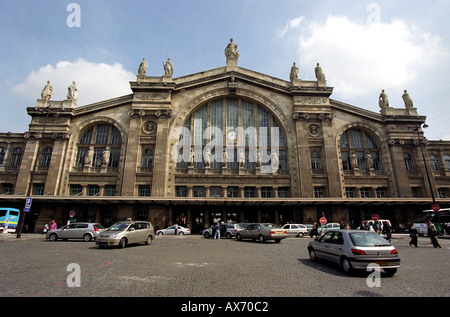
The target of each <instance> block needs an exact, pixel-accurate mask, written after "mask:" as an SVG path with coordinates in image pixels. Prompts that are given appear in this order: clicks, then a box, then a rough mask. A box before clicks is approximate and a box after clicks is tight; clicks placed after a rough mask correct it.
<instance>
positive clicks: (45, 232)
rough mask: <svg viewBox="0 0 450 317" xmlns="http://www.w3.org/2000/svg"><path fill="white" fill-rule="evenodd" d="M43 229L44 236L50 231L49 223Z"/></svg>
mask: <svg viewBox="0 0 450 317" xmlns="http://www.w3.org/2000/svg"><path fill="white" fill-rule="evenodd" d="M43 231H44V236H45V235H46V234H47V232H48V224H45V226H44V230H43Z"/></svg>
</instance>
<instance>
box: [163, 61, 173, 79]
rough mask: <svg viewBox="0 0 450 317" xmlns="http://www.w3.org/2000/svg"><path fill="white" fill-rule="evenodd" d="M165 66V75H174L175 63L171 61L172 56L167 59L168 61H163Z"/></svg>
mask: <svg viewBox="0 0 450 317" xmlns="http://www.w3.org/2000/svg"><path fill="white" fill-rule="evenodd" d="M163 66H164V75H165V76H170V77H172V75H173V64H172V62H171V61H170V58H168V59H167V62H165V63H164V62H163Z"/></svg>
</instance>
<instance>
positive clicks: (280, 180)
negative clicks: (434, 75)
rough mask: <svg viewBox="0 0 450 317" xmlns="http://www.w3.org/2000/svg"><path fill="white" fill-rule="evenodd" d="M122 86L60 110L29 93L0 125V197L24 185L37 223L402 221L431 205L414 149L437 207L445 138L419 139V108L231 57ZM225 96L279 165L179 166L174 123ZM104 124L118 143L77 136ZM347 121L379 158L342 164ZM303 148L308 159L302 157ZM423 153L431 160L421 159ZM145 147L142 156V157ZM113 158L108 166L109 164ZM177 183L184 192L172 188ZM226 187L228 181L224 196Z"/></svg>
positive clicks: (449, 169)
mask: <svg viewBox="0 0 450 317" xmlns="http://www.w3.org/2000/svg"><path fill="white" fill-rule="evenodd" d="M130 85H131V89H132V91H133V94H131V95H128V96H123V97H119V98H115V99H111V100H105V101H100V102H98V103H95V104H91V105H85V106H78V107H76V106H74V105H69V106H68V107H63V108H61V103H62V102H61V101H50V102H49V105H50V108H48V109H47V108H44V107H43V101H42V100H38V102H37V105H36V107H31V108H28V109H27V111H28V114H29V115H30V116H31V124H30V128H29V131H27V132H26V133H24V134H17V133H16V134H11V133H1V134H0V150H1V148H3V149H4V150H3V151H4V154H3V161H1V162H0V191H2V193H3V194H2V195H0V203H1V204H14V205H17V206H19V207H20V205H21V204H23V201H24V197H26V196H27V195H28V194H29V193H30V194H31V195H33V197H36V198H35V199H34V201H35V203H34V205H33V207H34V210H35V212H34V214H35V216H33V217H29V219H33V220H30V221H35V223H33V224H32V225H33V227H34V228H35V229H34V230H36V231H39V230H40V228H41V227H43V225H44V224H45V223H48V222H49V221H50V220H51V219H53V218H55V219H58V221H59V222H60V224H62V223H64V222H65V221H67V220H68V212H69V211H70V210H75V211H76V218H77V220H78V221H80V220H90V221H100V222H102V223H104V224H105V225H109V224H110V223H111V222H113V221H115V220H120V219H126V218H128V217H131V218H140V219H148V220H150V221H152V222H153V223H154V224H155V225H158V226H159V227H165V226H167V225H170V224H172V223H173V222H174V221H177V220H178V221H181V222H183V223H185V222H187V223H189V225H190V226H192V227H194V226H195V227H198V226H209V225H210V224H211V223H212V222H213V221H214V220H215V219H219V218H220V219H221V220H222V221H224V220H236V221H250V220H251V221H273V222H277V223H281V222H287V221H290V222H302V223H311V222H313V221H317V219H318V218H319V217H321V216H322V215H325V216H326V217H327V218H328V219H329V221H330V222H339V221H341V220H342V221H344V222H345V223H351V224H352V225H353V226H356V225H357V224H358V223H359V221H361V220H364V219H366V218H367V217H370V215H371V214H372V213H379V214H381V215H383V216H386V217H389V218H390V219H391V221H392V222H394V223H397V224H398V223H403V224H405V223H406V222H408V221H412V220H413V219H414V217H415V214H416V213H417V212H418V211H420V210H423V209H429V207H428V206H430V205H431V202H430V197H431V191H430V186H429V184H428V181H427V178H426V171H427V170H426V167H425V164H424V160H423V158H422V152H421V150H424V155H425V158H426V164H427V168H428V170H429V173H430V176H431V179H430V184H431V187H432V188H433V193H434V194H435V197H436V198H437V199H438V200H439V202H440V203H441V204H442V207H445V206H448V204H449V199H448V198H446V197H448V196H449V195H450V185H448V184H450V181H449V180H450V166H449V164H450V162H449V160H450V158H449V157H448V156H449V155H450V142H449V141H430V142H426V143H427V144H426V146H424V147H422V146H421V145H422V143H421V142H420V141H422V140H423V138H424V135H423V131H422V130H421V129H418V131H419V132H418V133H419V134H417V132H416V131H414V129H412V128H411V126H415V127H419V126H420V125H421V124H423V123H424V122H425V117H424V116H420V115H418V114H417V110H416V109H414V108H412V109H408V108H404V109H397V108H383V109H381V110H380V113H374V112H371V111H368V110H365V109H362V108H359V107H355V106H352V105H348V104H345V103H343V102H340V101H336V100H333V99H330V97H331V95H332V92H333V88H331V87H326V85H324V83H322V82H319V81H301V80H297V81H293V82H287V81H284V80H281V79H278V78H273V77H270V76H267V75H264V74H260V73H257V72H254V71H251V70H247V69H244V68H240V67H237V66H227V67H222V68H218V69H213V70H209V71H205V72H202V73H198V74H193V75H189V76H185V77H180V78H171V77H170V76H162V77H149V76H145V75H138V76H137V79H136V81H135V82H131V83H130ZM229 98H235V99H237V100H239V102H242V101H248V102H250V103H253V104H254V105H256V107H259V108H261V109H264V111H266V112H267V113H269V115H270V118H271V120H274V121H276V122H277V123H278V125H279V127H280V129H281V131H282V133H283V135H284V137H285V140H286V153H287V155H286V157H287V165H286V169H277V170H276V171H275V172H273V173H261V171H260V170H258V169H257V168H252V169H250V170H249V169H245V168H238V169H229V168H223V167H222V168H215V169H211V168H204V167H203V168H194V167H193V166H188V167H184V168H179V167H178V166H177V162H176V156H173V152H172V151H173V149H174V148H176V146H177V144H178V142H179V134H177V131H179V129H181V128H182V127H183V126H185V124H186V120H187V119H188V118H189V117H191V116H193V115H194V114H195V112H196V111H197V110H198V109H200V108H202V107H204V106H205V105H208V104H209V103H211V102H213V101H217V100H227V99H229ZM225 105H226V104H225ZM208 109H209V108H208ZM224 118H225V115H224ZM103 126H104V127H106V128H105V129H109V130H108V131H109V132H110V133H112V131H113V130H114V131H118V132H117V133H118V135H120V144H116V143H114V142H115V141H114V140H113V138H112V136H111V134H109V139H108V140H106V141H105V144H101V142H100V143H96V141H95V138H96V135H92V139H91V141H90V142H85V143H83V142H84V141H82V138H83V136H84V135H85V133H86V132H87V131H88V130H89V129H90V128H93V131H94V132H95V133H96V131H100V130H101V129H103V128H102V127H103ZM350 130H352V131H360V132H361V133H362V134H363V135H364V136H365V137H366V136H367V137H368V138H369V137H370V140H373V141H374V142H375V143H376V145H377V147H376V149H370V148H367V147H366V148H365V149H369V150H371V151H372V153H374V154H375V155H378V156H379V161H377V164H378V165H376V166H375V167H374V168H370V167H368V166H366V167H364V168H360V167H362V165H364V164H367V163H365V162H366V161H364V160H362V159H361V158H360V160H359V166H358V168H355V167H352V166H350V165H349V164H350V163H349V162H348V161H345V162H344V158H345V157H347V156H346V155H348V153H349V149H348V148H346V147H345V146H344V147H343V146H342V145H341V140H342V138H343V137H344V136H345V135H347V136H348V133H350V132H349V131H350ZM226 132H227V131H223V140H224V142H225V143H226V142H227V135H226ZM192 133H193V132H192ZM99 135H101V133H99ZM42 136H43V137H42ZM99 138H100V139H101V136H99ZM419 139H420V141H419ZM370 140H369V141H367V140H366V141H365V142H366V143H367V142H372V141H370ZM208 141H210V140H208ZM425 141H426V140H425ZM225 143H224V144H225ZM102 146H103V148H104V149H106V148H107V149H108V150H110V151H111V153H112V152H114V151H115V149H119V148H120V150H118V151H116V152H114V154H110V155H111V156H110V157H109V158H110V160H109V161H107V162H102V161H101V157H100V155H101V152H99V151H100V150H99V149H103V148H102ZM16 148H20V149H21V150H22V154H21V155H22V159H21V162H20V166H15V167H13V166H12V165H13V161H12V159H11V158H12V156H13V151H14V150H15V149H16ZM46 148H51V149H52V152H51V160H50V161H49V162H48V161H47V163H43V159H42V157H43V156H44V154H43V152H44V149H46ZM80 148H86V149H88V148H90V149H92V150H94V152H95V151H97V152H96V155H98V160H97V161H96V160H95V158H96V157H95V155H94V163H91V164H84V163H85V162H86V158H85V161H84V162H83V161H82V160H81V159H82V157H81V156H80ZM96 148H97V150H96ZM114 148H115V149H114ZM38 152H39V155H38V154H37V153H38ZM313 152H314V155H317V157H315V162H316V163H317V162H318V163H317V166H316V165H314V164H312V163H311V161H312V159H311V155H312V153H313ZM359 152H360V153H359V154H361V151H359ZM149 153H151V155H150V154H149ZM405 153H408V155H409V156H410V162H411V168H410V169H407V168H406V164H405V156H404V155H405ZM0 154H1V153H0ZM430 154H433V155H434V156H435V157H436V160H437V163H436V162H435V161H434V160H433V162H431V161H430V160H429V157H430ZM146 155H148V160H149V161H150V162H152V164H149V165H148V166H143V165H142V164H143V163H142V162H143V159H142V158H143V156H146ZM113 157H114V160H113V161H114V162H116V164H111V160H112V158H113ZM317 158H318V160H316V159H317ZM35 162H37V163H36V164H35ZM16 163H17V162H16ZM432 163H433V165H432ZM16 165H17V164H16ZM35 166H36V168H35ZM432 166H433V167H434V169H437V170H434V169H432ZM436 166H438V168H436ZM33 170H34V173H33ZM32 174H33V175H34V177H33V188H32V189H31V190H30V192H29V188H28V187H29V183H30V177H31V175H32ZM180 187H183V188H184V187H185V188H186V192H185V193H184V192H183V194H180V192H178V194H177V189H179V188H180ZM231 187H233V188H234V187H236V188H237V190H236V192H235V193H233V194H231V196H233V197H229V195H230V194H229V192H230V188H231ZM198 188H203V189H201V190H200V191H199V189H198ZM218 188H219V189H218ZM249 188H254V197H246V195H249V193H251V191H250V190H249ZM280 188H281V190H282V195H283V196H284V190H285V189H286V188H287V189H288V190H287V192H288V195H287V197H280V196H279V189H280ZM199 192H201V195H200V197H195V196H198V195H199ZM212 192H213V193H214V196H215V197H212V198H211V196H213V194H212ZM267 195H270V197H267ZM217 196H219V197H217ZM251 196H253V194H251ZM12 197H14V199H12ZM405 199H407V200H405ZM364 201H365V202H364ZM20 208H21V207H20Z"/></svg>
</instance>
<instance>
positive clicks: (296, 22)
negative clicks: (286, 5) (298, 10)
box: [277, 16, 305, 38]
mask: <svg viewBox="0 0 450 317" xmlns="http://www.w3.org/2000/svg"><path fill="white" fill-rule="evenodd" d="M304 19H305V17H304V16H299V17H298V18H294V19H291V20H288V21H287V23H286V25H285V26H284V28H283V29H282V30H278V32H277V35H278V37H280V38H283V37H284V36H285V35H286V33H287V32H289V31H291V30H295V29H297V28H298V27H299V26H300V23H302V21H303V20H304Z"/></svg>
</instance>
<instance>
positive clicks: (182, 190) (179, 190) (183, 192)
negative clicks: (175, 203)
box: [176, 186, 187, 197]
mask: <svg viewBox="0 0 450 317" xmlns="http://www.w3.org/2000/svg"><path fill="white" fill-rule="evenodd" d="M176 195H177V197H187V187H186V186H177V187H176Z"/></svg>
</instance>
